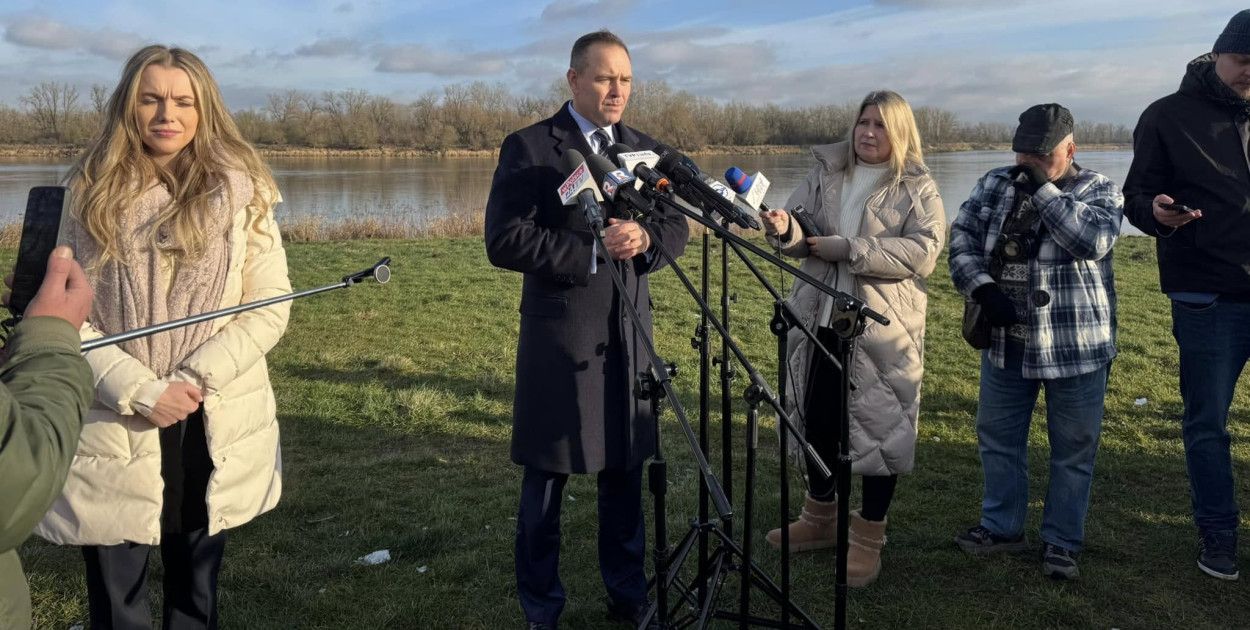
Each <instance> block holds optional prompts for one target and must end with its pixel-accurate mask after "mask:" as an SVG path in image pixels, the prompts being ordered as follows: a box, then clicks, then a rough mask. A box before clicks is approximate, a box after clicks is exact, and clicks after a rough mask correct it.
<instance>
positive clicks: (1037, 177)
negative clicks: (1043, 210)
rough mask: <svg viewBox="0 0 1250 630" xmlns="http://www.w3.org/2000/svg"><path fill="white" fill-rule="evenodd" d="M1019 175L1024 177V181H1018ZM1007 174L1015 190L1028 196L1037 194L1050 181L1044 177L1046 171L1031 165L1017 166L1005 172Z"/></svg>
mask: <svg viewBox="0 0 1250 630" xmlns="http://www.w3.org/2000/svg"><path fill="white" fill-rule="evenodd" d="M1021 173H1023V174H1024V175H1025V177H1024V181H1019V180H1020V174H1021ZM1007 174H1008V175H1010V176H1011V181H1012V182H1013V183H1014V184H1015V185H1016V187H1017V188H1019V189H1020V190H1023V191H1024V192H1026V193H1029V194H1030V195H1035V194H1037V191H1038V190H1040V189H1041V187H1042V186H1045V185H1046V184H1047V182H1049V181H1050V178H1049V177H1047V176H1046V171H1043V170H1042V169H1041V168H1039V167H1037V166H1035V165H1033V164H1017V165H1016V166H1015V167H1014V168H1012V169H1011V170H1010V171H1007Z"/></svg>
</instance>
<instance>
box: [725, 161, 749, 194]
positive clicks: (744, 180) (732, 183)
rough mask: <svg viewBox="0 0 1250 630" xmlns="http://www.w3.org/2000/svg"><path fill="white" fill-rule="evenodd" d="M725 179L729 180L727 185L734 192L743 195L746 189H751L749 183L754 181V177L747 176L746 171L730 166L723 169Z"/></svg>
mask: <svg viewBox="0 0 1250 630" xmlns="http://www.w3.org/2000/svg"><path fill="white" fill-rule="evenodd" d="M725 181H726V182H729V187H730V188H732V189H733V191H734V192H736V193H738V194H739V195H745V194H747V191H748V190H751V184H754V183H755V178H753V177H749V176H747V174H746V173H743V172H742V169H740V168H738V167H736V166H731V167H730V168H729V170H727V171H725Z"/></svg>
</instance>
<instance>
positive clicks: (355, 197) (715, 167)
mask: <svg viewBox="0 0 1250 630" xmlns="http://www.w3.org/2000/svg"><path fill="white" fill-rule="evenodd" d="M1132 157H1133V154H1132V152H1131V151H1088V152H1078V154H1077V162H1078V163H1079V164H1081V165H1082V166H1084V167H1085V168H1092V169H1094V170H1096V171H1098V172H1100V173H1103V174H1105V175H1107V176H1108V177H1110V178H1111V179H1112V180H1114V181H1116V182H1120V183H1122V182H1123V181H1124V177H1125V175H1126V174H1127V173H1128V167H1129V163H1130V162H1131V161H1132ZM811 160H812V158H811V156H810V155H808V154H799V155H740V156H729V155H714V156H701V157H699V158H698V159H697V160H696V161H697V162H698V164H699V167H700V168H701V169H702V170H703V171H705V172H707V173H710V174H712V175H713V176H716V177H719V176H721V175H722V174H723V173H724V172H725V170H726V169H728V168H729V167H731V166H737V167H739V168H741V169H742V170H744V171H746V172H748V173H754V172H756V171H760V172H763V173H764V174H765V175H766V176H767V177H768V179H769V180H770V181H771V182H772V186H771V188H770V189H769V192H768V195H767V196H766V198H765V200H766V201H767V202H768V204H769V205H772V206H774V207H780V206H781V205H782V204H784V203H785V200H786V197H788V196H789V194H790V192H791V191H792V190H794V188H795V187H796V186H797V185H798V183H799V181H800V180H801V179H802V178H803V177H804V175H806V174H807V170H808V168H810V166H811V163H812V162H811ZM268 162H269V165H270V167H271V168H272V169H273V171H274V175H275V177H276V178H277V181H278V186H279V187H280V189H281V191H282V195H283V198H284V203H283V204H281V205H280V206H279V207H278V210H277V212H278V215H277V216H278V219H279V221H282V220H284V219H293V218H303V217H321V218H323V219H325V220H326V221H327V222H330V223H333V222H336V221H340V220H343V219H345V218H351V217H361V218H380V219H393V218H398V219H406V220H411V221H416V222H420V221H423V220H428V219H430V218H433V217H439V216H445V215H448V214H452V213H456V212H480V211H481V210H482V209H483V208H484V207H485V205H486V196H487V193H488V192H489V191H490V181H491V175H492V174H493V173H494V170H495V160H494V159H493V158H367V157H301V158H270V159H269V160H268ZM927 163H928V165H929V168H930V169H931V170H932V172H933V176H934V178H935V179H936V180H937V184H938V189H939V190H940V191H941V193H942V199H943V201H944V202H945V206H946V212H947V215H948V218H950V219H953V218H954V217H955V214H956V213H957V212H958V211H959V206H960V204H962V203H963V202H964V200H965V199H967V196H968V193H969V192H970V191H971V190H972V187H973V185H974V184H976V181H977V178H979V177H980V176H981V175H983V174H984V173H985V172H986V171H988V170H990V169H992V168H995V167H998V166H1003V165H1007V164H1012V163H1014V155H1013V154H1012V153H1009V152H1006V151H967V152H958V153H938V154H933V155H930V156H928V159H927ZM67 169H68V160H67V159H64V158H61V159H39V158H0V223H3V222H9V221H15V220H18V219H19V218H20V217H21V215H22V213H23V212H24V210H25V207H26V195H27V193H28V191H29V190H30V187H32V186H44V185H54V184H57V183H58V182H59V181H60V179H61V178H62V177H64V175H65V172H66V171H67ZM1124 225H1125V231H1126V233H1139V232H1137V231H1136V229H1134V228H1132V227H1131V226H1129V225H1128V222H1127V221H1125V223H1124Z"/></svg>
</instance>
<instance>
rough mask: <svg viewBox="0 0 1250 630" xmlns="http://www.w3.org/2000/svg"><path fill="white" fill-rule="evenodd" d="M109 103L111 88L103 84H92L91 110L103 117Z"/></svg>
mask: <svg viewBox="0 0 1250 630" xmlns="http://www.w3.org/2000/svg"><path fill="white" fill-rule="evenodd" d="M108 102H109V87H108V86H107V85H103V84H101V83H92V84H91V108H92V109H94V110H95V113H97V114H99V115H101V116H103V115H104V108H105V107H106V106H108Z"/></svg>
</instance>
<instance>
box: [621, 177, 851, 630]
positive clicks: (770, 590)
mask: <svg viewBox="0 0 1250 630" xmlns="http://www.w3.org/2000/svg"><path fill="white" fill-rule="evenodd" d="M651 200H652V208H650V210H651V211H654V204H655V203H656V202H657V201H658V202H661V203H664V204H665V205H666V206H667V207H671V208H676V209H678V210H679V211H680V212H682V213H683V214H686V215H687V216H689V217H691V218H694V219H695V220H697V221H699V222H700V223H704V224H705V225H707V223H705V220H703V217H695V216H693V215H692V214H691V213H688V212H687V211H685V210H684V209H682V208H680V206H678V205H677V204H676V203H675V202H673V201H672V200H671V199H668V198H667V197H664V196H663V195H660V194H655V193H652V194H651ZM641 225H643V229H645V230H647V232H648V234H649V235H650V236H651V241H652V242H653V243H655V244H656V245H657V251H658V252H659V254H660V255H661V256H662V257H663V258H664V260H665V262H666V263H667V264H668V265H669V266H670V267H671V268H672V269H673V271H674V272H675V273H676V275H677V277H678V279H679V280H680V281H681V283H682V285H683V286H684V287H685V288H686V290H687V292H689V293H690V295H691V296H692V297H693V298H694V299H695V301H696V302H697V303H698V304H699V307H700V309H701V310H702V311H703V315H704V317H705V318H706V319H707V321H709V322H710V323H711V324H712V325H713V326H714V327H715V328H716V330H717V332H718V333H720V335H721V338H722V340H724V342H725V344H726V346H727V347H728V348H729V349H730V351H731V352H732V353H733V354H734V355H735V357H736V358H737V359H738V361H739V363H741V364H742V365H743V367H744V368H745V369H746V371H747V372H748V375H749V378H750V385H749V386H748V387H747V389H746V392H745V393H744V397H745V398H746V401H747V403H748V405H749V409H748V414H747V418H748V428H747V435H748V441H747V449H748V450H747V462H748V466H747V480H746V481H747V487H748V490H751V489H753V487H754V482H755V480H754V472H755V456H756V452H757V448H758V426H759V425H758V406H759V404H760V403H762V402H767V403H768V404H769V405H770V406H772V407H773V409H774V411H775V412H776V414H777V417H778V418H779V420H781V422H782V423H783V424H784V425H785V428H786V430H788V431H789V432H790V433H791V434H792V435H793V436H794V438H795V439H796V440H797V441H798V443H799V444H800V447H801V448H802V449H803V450H804V451H805V452H807V453H808V456H809V457H810V458H811V460H812V461H813V462H814V465H815V466H816V467H817V469H818V470H820V471H821V472H822V473H823V474H824V475H826V476H828V475H829V474H830V473H829V470H828V468H827V466H825V464H824V463H823V462H822V461H821V460H820V457H819V456H818V455H817V454H816V453H815V451H814V449H812V447H811V445H809V444H807V442H806V440H805V439H804V437H803V436H802V435H800V434H799V433H797V432H796V431H795V429H794V426H793V423H792V422H791V420H790V417H789V414H788V413H787V412H786V411H785V409H784V407H783V406H782V404H781V402H780V401H779V400H778V398H777V396H776V395H775V394H774V393H773V392H772V390H771V389H770V388H769V387H768V385H767V383H766V382H765V381H764V379H763V377H762V376H761V375H760V373H759V371H758V370H756V369H755V368H754V366H752V365H751V362H750V360H749V359H747V357H746V356H745V355H744V354H743V353H742V351H741V349H740V348H739V347H738V346H737V344H735V343H734V342H733V340H732V338H731V337H730V336H729V334H728V331H727V330H726V329H725V327H724V326H723V325H722V323H721V322H720V321H719V320H718V319H717V318H716V317H715V315H714V314H713V313H712V312H711V308H710V307H709V306H708V305H707V303H706V301H704V300H703V298H702V297H701V296H700V295H699V293H698V291H696V290H695V288H694V286H693V285H692V284H691V283H690V280H689V279H688V278H687V277H686V274H685V273H684V272H683V271H682V269H681V267H680V266H679V265H678V264H677V263H676V260H675V259H674V258H673V256H672V255H671V253H670V252H669V251H668V250H667V248H665V247H664V244H663V243H662V242H661V241H660V240H659V239H658V238H656V237H655V236H654V232H653V231H652V230H651V228H650V227H649V226H648V225H646V224H645V223H643V224H641ZM712 225H713V226H714V225H715V224H714V223H713V224H712ZM718 229H722V230H723V228H718ZM724 231H725V232H727V230H724ZM718 233H720V232H718ZM734 238H736V237H734ZM741 243H745V241H741ZM746 245H747V246H748V247H749V248H754V246H752V245H750V244H749V243H746ZM772 260H775V261H776V263H778V264H781V265H785V263H783V262H781V261H779V260H776V259H772ZM785 266H787V267H789V266H788V265H785ZM705 268H706V266H705ZM791 269H792V270H793V273H796V274H798V275H800V277H806V278H808V279H809V281H811V282H817V281H815V279H812V278H810V276H807V275H806V274H804V273H803V272H801V271H799V270H797V269H793V268H791ZM830 291H832V289H830ZM848 297H849V296H848ZM851 299H852V300H853V299H854V298H851ZM703 345H704V346H706V343H704V344H703ZM705 435H706V434H705ZM704 443H706V442H704ZM653 485H655V484H654V483H653ZM658 505H659V501H657V506H658ZM752 510H753V492H751V491H748V492H747V494H746V502H745V511H744V520H745V523H746V525H745V531H744V537H743V543H742V545H741V546H739V545H737V544H735V543H734V541H733V538H732V535H731V534H729V533H728V532H726V531H725V530H724V529H723V528H721V527H719V526H717V525H716V524H714V523H710V522H707V521H701V522H695V523H692V527H691V530H690V531H689V532H688V533H687V535H686V537H685V538H684V539H683V541H682V542H681V543H680V544H679V545H678V551H677V553H676V554H674V556H673V558H672V559H671V560H672V563H671V564H669V563H668V562H667V561H668V560H669V559H668V558H667V555H666V557H665V560H666V562H665V563H664V565H663V566H662V567H661V566H660V563H657V569H656V578H655V579H656V589H657V593H658V596H657V601H656V603H655V604H654V605H653V607H652V609H651V611H649V612H648V615H647V617H646V618H645V619H644V624H645V623H646V622H647V621H649V620H650V618H651V616H653V615H655V614H656V613H658V614H659V615H660V620H661V621H667V620H668V617H669V611H667V610H663V607H664V605H665V603H666V602H667V595H668V589H669V588H671V587H672V585H673V584H674V581H675V579H676V569H677V568H679V567H680V565H681V563H682V562H683V561H684V560H685V557H686V555H687V554H688V553H689V551H690V549H691V547H692V546H693V542H694V540H695V539H696V537H703V536H710V535H715V536H716V537H717V538H719V540H720V541H721V547H720V548H719V549H718V550H717V555H716V556H715V557H714V558H713V559H711V560H710V564H706V563H704V562H703V561H702V559H701V565H704V566H706V567H707V569H708V570H706V571H701V575H700V587H699V589H698V590H699V592H698V599H695V605H696V606H697V607H698V614H697V617H698V618H697V621H692V620H684V621H683V622H682V623H680V624H678V625H677V626H671V627H681V626H684V625H687V624H689V623H692V622H693V623H698V625H699V627H705V626H706V624H707V622H708V621H709V619H710V618H711V617H713V616H715V617H717V618H723V619H734V620H737V621H738V622H739V626H740V627H742V628H746V627H748V626H749V625H753V624H754V625H767V626H772V627H777V625H776V622H774V621H772V620H768V619H762V618H759V617H753V616H751V615H750V612H749V611H750V594H751V588H752V586H755V587H758V588H761V589H763V590H764V592H765V593H766V594H767V595H769V596H770V597H771V598H772V599H774V600H775V601H777V602H778V603H779V604H781V605H782V606H783V607H786V608H787V610H788V611H789V613H788V614H794V615H796V616H797V617H799V618H800V619H802V620H803V621H804V623H805V624H806V625H805V626H799V627H809V628H814V627H818V626H816V624H815V622H814V621H813V620H812V619H811V617H810V616H809V615H808V614H807V613H806V612H804V611H803V610H802V609H801V608H800V607H798V606H797V605H796V604H795V603H794V602H793V601H791V600H789V598H788V597H783V596H782V591H781V589H780V588H779V587H778V586H777V585H776V584H775V583H774V582H773V581H772V580H771V579H769V578H768V576H767V575H765V574H764V573H763V572H762V571H761V570H760V569H759V568H758V567H757V566H755V564H754V563H753V562H752V561H751V553H752V537H751V517H752ZM664 518H665V515H664V513H662V512H658V511H657V514H656V519H657V521H662V520H664ZM656 545H657V547H658V548H660V549H662V550H667V541H666V540H662V539H657V541H656ZM734 558H741V559H742V561H741V564H740V565H738V566H737V567H736V568H737V569H739V570H740V571H741V574H742V591H741V594H740V604H739V611H738V613H728V612H716V613H713V611H712V605H713V604H714V603H715V601H716V599H717V598H718V595H719V592H720V589H721V587H722V585H723V581H722V580H723V577H724V568H725V563H726V562H727V561H728V562H730V563H732V562H733V559H734ZM731 566H732V564H731ZM713 576H715V577H713ZM708 584H711V587H710V596H709V587H708ZM683 596H684V598H683V601H685V602H689V601H690V600H691V594H690V589H688V588H684V589H683ZM784 627H789V626H784Z"/></svg>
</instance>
